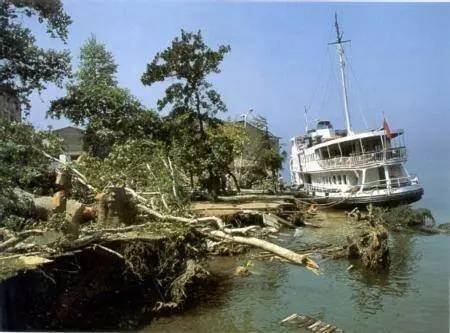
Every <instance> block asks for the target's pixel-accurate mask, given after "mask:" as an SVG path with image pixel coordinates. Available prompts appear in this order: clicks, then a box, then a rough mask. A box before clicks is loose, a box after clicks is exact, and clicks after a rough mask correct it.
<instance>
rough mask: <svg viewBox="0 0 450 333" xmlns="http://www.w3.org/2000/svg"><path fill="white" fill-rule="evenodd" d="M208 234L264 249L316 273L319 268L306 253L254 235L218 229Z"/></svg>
mask: <svg viewBox="0 0 450 333" xmlns="http://www.w3.org/2000/svg"><path fill="white" fill-rule="evenodd" d="M210 234H211V235H212V236H215V237H217V238H221V239H225V240H228V241H231V242H235V243H240V244H245V245H251V246H254V247H258V248H260V249H263V250H265V251H268V252H271V253H273V254H275V255H277V256H279V257H281V258H284V259H286V260H289V261H290V262H293V263H295V264H298V265H303V266H306V267H307V268H308V269H311V270H312V271H313V272H316V273H317V270H318V269H319V266H318V265H317V264H316V263H315V262H314V261H313V260H311V259H309V257H308V256H307V255H302V254H298V253H295V252H293V251H291V250H288V249H285V248H283V247H281V246H278V245H276V244H273V243H270V242H267V241H265V240H262V239H258V238H254V237H240V236H232V235H230V234H227V233H225V232H223V231H220V230H214V231H210Z"/></svg>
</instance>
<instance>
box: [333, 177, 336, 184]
mask: <svg viewBox="0 0 450 333" xmlns="http://www.w3.org/2000/svg"><path fill="white" fill-rule="evenodd" d="M333 184H336V176H333Z"/></svg>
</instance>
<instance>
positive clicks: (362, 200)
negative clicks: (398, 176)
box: [298, 188, 424, 208]
mask: <svg viewBox="0 0 450 333" xmlns="http://www.w3.org/2000/svg"><path fill="white" fill-rule="evenodd" d="M423 193H424V191H423V189H422V188H421V189H418V190H413V191H408V192H404V193H395V194H383V195H373V196H370V197H354V196H353V197H349V198H346V199H337V198H329V197H317V196H314V197H312V196H310V195H308V194H307V192H306V191H302V190H299V192H298V196H299V197H301V198H303V199H305V201H310V202H311V203H318V204H330V206H332V207H342V208H344V207H354V206H366V205H368V204H369V203H372V204H374V205H376V206H398V205H401V204H410V203H413V202H416V201H419V200H420V199H421V198H422V195H423ZM333 203H336V204H334V205H333Z"/></svg>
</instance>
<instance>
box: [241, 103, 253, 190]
mask: <svg viewBox="0 0 450 333" xmlns="http://www.w3.org/2000/svg"><path fill="white" fill-rule="evenodd" d="M252 112H253V109H250V110H248V111H247V112H246V113H243V114H241V115H240V116H239V117H240V118H243V119H244V129H246V128H247V117H248V116H249V115H250V113H252ZM242 143H244V142H243V141H242ZM242 148H243V147H242ZM242 158H243V149H242V150H241V158H240V159H239V170H238V181H239V186H240V185H241V174H242Z"/></svg>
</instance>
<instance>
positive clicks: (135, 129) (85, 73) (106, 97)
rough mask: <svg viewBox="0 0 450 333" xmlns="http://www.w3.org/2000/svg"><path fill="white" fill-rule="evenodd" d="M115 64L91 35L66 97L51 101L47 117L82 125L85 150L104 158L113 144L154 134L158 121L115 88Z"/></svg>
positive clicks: (153, 115)
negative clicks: (84, 130)
mask: <svg viewBox="0 0 450 333" xmlns="http://www.w3.org/2000/svg"><path fill="white" fill-rule="evenodd" d="M116 73H117V65H116V63H115V61H114V58H113V56H112V54H111V52H109V51H107V50H106V46H105V45H104V44H102V43H99V42H98V41H97V40H96V38H95V37H94V36H91V37H90V38H89V39H88V41H87V42H86V43H85V44H84V45H83V46H82V48H81V53H80V65H79V70H78V72H77V73H76V75H75V80H74V81H73V82H71V83H69V84H68V85H67V87H66V88H67V95H66V96H64V97H62V98H59V99H57V100H55V101H52V103H51V106H50V109H49V111H48V115H49V116H51V117H54V118H61V117H63V116H64V117H66V118H68V119H69V120H71V121H72V122H73V123H74V124H76V125H78V126H80V125H81V126H86V136H85V138H84V144H85V148H86V149H87V150H88V151H90V152H91V153H93V154H94V155H95V156H99V157H105V156H107V154H108V152H109V151H110V149H111V147H112V146H113V145H114V143H115V142H117V141H124V140H126V139H127V138H130V137H137V136H139V135H148V136H149V137H150V138H151V137H153V136H154V135H155V131H154V128H156V127H157V126H158V119H157V116H156V115H155V113H154V112H152V111H150V110H147V109H146V108H144V106H143V105H142V104H141V103H140V102H139V101H138V100H137V99H136V98H135V97H134V96H132V95H131V94H130V92H129V91H128V90H127V89H123V88H120V87H118V85H117V80H116Z"/></svg>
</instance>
